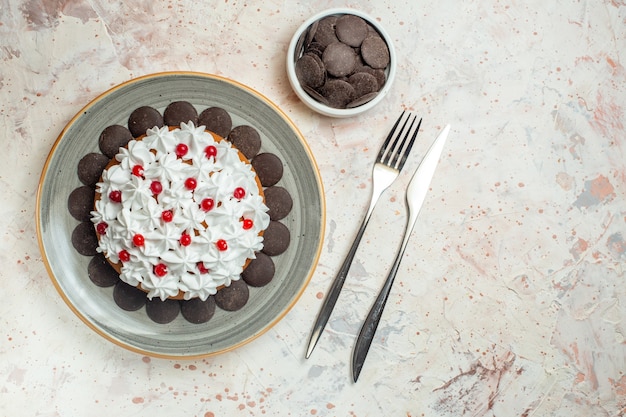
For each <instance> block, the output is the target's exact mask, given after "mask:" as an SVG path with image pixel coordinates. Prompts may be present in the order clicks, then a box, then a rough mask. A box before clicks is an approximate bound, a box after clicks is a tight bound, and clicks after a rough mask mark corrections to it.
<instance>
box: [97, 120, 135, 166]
mask: <svg viewBox="0 0 626 417" xmlns="http://www.w3.org/2000/svg"><path fill="white" fill-rule="evenodd" d="M132 138H133V135H132V133H130V130H128V129H127V128H125V127H124V126H120V125H111V126H107V127H105V128H104V130H103V131H102V133H100V138H99V139H98V147H99V148H100V152H102V153H103V154H104V155H106V156H107V157H108V158H109V159H113V158H115V155H117V154H118V152H119V151H120V148H123V147H124V146H126V145H128V142H129V141H130V140H131V139H132Z"/></svg>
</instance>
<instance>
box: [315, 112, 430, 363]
mask: <svg viewBox="0 0 626 417" xmlns="http://www.w3.org/2000/svg"><path fill="white" fill-rule="evenodd" d="M405 113H406V111H403V112H402V114H400V117H398V120H396V122H395V123H394V125H393V128H392V129H391V131H390V132H389V134H388V135H387V138H386V139H385V142H384V143H383V145H382V147H381V148H380V151H379V152H378V156H377V157H376V163H375V164H374V169H373V172H372V183H373V184H372V197H371V199H370V205H369V208H368V210H367V212H366V213H365V217H364V218H363V222H362V223H361V227H360V228H359V230H358V232H357V234H356V238H355V239H354V242H353V243H352V246H351V247H350V250H349V251H348V255H347V256H346V259H345V260H344V261H343V264H342V265H341V268H340V269H339V272H338V273H337V276H336V277H335V279H334V280H333V282H332V285H331V287H330V291H329V292H328V294H327V295H326V298H325V299H324V304H323V305H322V308H321V310H320V312H319V314H318V316H317V319H316V320H315V324H314V326H313V330H312V331H311V337H310V338H309V345H308V347H307V351H306V358H307V359H308V358H309V356H311V353H312V352H313V349H315V346H316V345H317V341H318V340H319V338H320V336H321V335H322V331H323V330H324V327H326V323H328V319H329V318H330V315H331V313H332V311H333V308H334V307H335V304H336V303H337V299H338V298H339V293H340V292H341V288H342V287H343V284H344V282H345V280H346V277H347V276H348V271H349V270H350V265H352V260H353V259H354V255H355V254H356V250H357V248H358V246H359V242H360V241H361V238H362V237H363V233H364V232H365V227H366V226H367V223H368V222H369V220H370V217H371V215H372V212H373V211H374V206H376V202H378V199H379V198H380V195H381V194H382V193H383V191H385V190H386V189H387V188H389V186H390V185H391V184H392V183H393V181H394V180H395V179H396V178H398V175H399V174H400V170H402V167H403V166H404V163H405V162H406V158H407V156H408V155H409V152H410V151H411V148H412V147H413V143H414V142H415V138H416V137H417V132H418V131H419V128H420V125H421V124H422V119H420V120H419V122H418V123H417V126H416V127H415V128H414V125H415V121H416V120H417V116H414V117H411V113H409V114H408V116H407V117H406V118H405V119H404V122H402V119H403V117H404V114H405ZM409 121H410V123H409ZM401 123H402V127H401V128H400V130H398V131H397V132H396V130H397V129H398V126H400V124H401Z"/></svg>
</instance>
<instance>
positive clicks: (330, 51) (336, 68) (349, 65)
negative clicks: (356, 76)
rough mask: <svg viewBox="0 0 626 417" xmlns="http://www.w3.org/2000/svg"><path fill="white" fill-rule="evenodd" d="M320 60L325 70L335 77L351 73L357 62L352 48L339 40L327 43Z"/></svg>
mask: <svg viewBox="0 0 626 417" xmlns="http://www.w3.org/2000/svg"><path fill="white" fill-rule="evenodd" d="M322 61H323V62H324V66H325V67H326V71H328V73H329V74H330V75H332V76H335V77H344V76H346V75H349V74H351V73H352V71H354V68H355V66H356V62H357V61H356V53H355V52H354V49H352V48H351V47H349V46H348V45H346V44H344V43H341V42H334V43H331V44H330V45H328V46H327V47H326V49H324V53H323V54H322Z"/></svg>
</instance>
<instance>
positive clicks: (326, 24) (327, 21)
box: [313, 16, 339, 48]
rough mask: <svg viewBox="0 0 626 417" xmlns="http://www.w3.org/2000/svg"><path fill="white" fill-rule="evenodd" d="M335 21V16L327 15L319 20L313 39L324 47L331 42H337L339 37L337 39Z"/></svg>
mask: <svg viewBox="0 0 626 417" xmlns="http://www.w3.org/2000/svg"><path fill="white" fill-rule="evenodd" d="M336 23H337V16H327V17H325V18H323V19H321V20H319V23H318V24H317V30H316V31H315V35H314V36H313V39H314V40H315V41H316V42H319V43H320V44H321V45H322V46H324V48H325V47H327V46H328V45H330V44H331V43H333V42H338V41H339V39H337V34H336V33H335V24H336Z"/></svg>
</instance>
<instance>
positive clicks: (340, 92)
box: [321, 78, 355, 109]
mask: <svg viewBox="0 0 626 417" xmlns="http://www.w3.org/2000/svg"><path fill="white" fill-rule="evenodd" d="M321 91H322V95H323V96H324V97H325V98H326V100H327V101H328V105H329V106H330V107H335V108H337V109H343V108H344V107H346V105H347V104H348V103H350V102H351V101H352V100H353V99H354V97H355V91H354V87H353V86H352V85H351V84H350V83H349V82H347V81H344V80H342V79H338V78H334V79H331V80H328V81H326V84H324V86H323V87H322V89H321Z"/></svg>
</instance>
